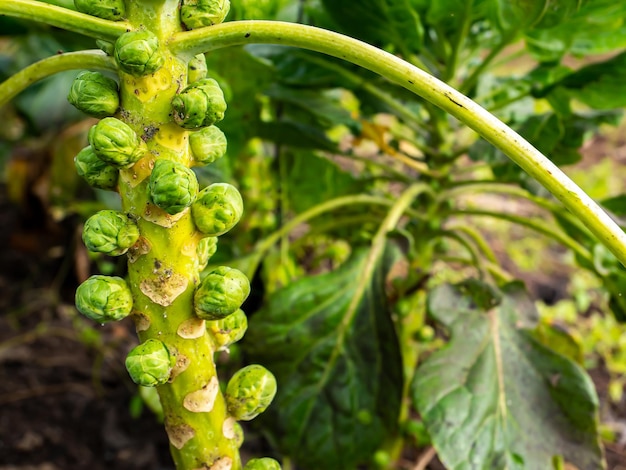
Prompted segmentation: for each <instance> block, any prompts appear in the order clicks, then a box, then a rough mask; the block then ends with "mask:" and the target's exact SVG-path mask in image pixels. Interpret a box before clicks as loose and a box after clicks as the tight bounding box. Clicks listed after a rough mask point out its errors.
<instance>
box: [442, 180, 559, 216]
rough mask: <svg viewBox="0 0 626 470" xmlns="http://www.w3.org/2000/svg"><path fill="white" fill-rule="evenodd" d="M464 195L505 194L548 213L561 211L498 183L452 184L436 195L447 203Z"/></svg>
mask: <svg viewBox="0 0 626 470" xmlns="http://www.w3.org/2000/svg"><path fill="white" fill-rule="evenodd" d="M466 193H474V194H475V193H496V194H505V195H507V196H515V197H519V198H522V199H526V200H527V201H530V202H532V203H534V204H536V205H537V206H539V207H541V208H543V209H547V210H549V211H555V210H561V209H562V207H561V206H560V205H558V204H555V203H554V202H552V201H549V200H548V199H545V198H543V197H539V196H535V195H534V194H531V193H530V192H528V191H526V190H525V189H523V188H520V187H519V186H513V185H511V184H507V183H500V182H499V181H495V180H494V181H492V180H487V181H476V180H470V181H461V182H457V183H453V185H452V187H450V188H449V189H446V190H444V191H442V192H441V193H439V194H438V195H437V199H438V200H439V201H448V200H450V199H454V198H455V197H457V196H460V195H462V194H466Z"/></svg>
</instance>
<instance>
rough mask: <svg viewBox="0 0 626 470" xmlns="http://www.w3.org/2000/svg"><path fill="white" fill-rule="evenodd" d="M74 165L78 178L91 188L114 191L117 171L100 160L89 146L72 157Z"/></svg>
mask: <svg viewBox="0 0 626 470" xmlns="http://www.w3.org/2000/svg"><path fill="white" fill-rule="evenodd" d="M74 165H76V172H77V173H78V175H79V176H81V177H82V178H84V179H85V181H87V183H89V185H90V186H91V187H93V188H98V189H110V190H115V188H116V187H117V179H118V176H119V171H118V170H117V168H115V167H114V166H111V165H109V164H108V163H106V162H104V161H102V160H100V159H99V158H98V156H97V155H96V154H95V153H94V151H93V149H92V148H91V145H89V146H87V147H85V148H84V149H82V150H81V151H80V152H78V155H76V156H75V157H74Z"/></svg>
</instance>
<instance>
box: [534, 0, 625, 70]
mask: <svg viewBox="0 0 626 470" xmlns="http://www.w3.org/2000/svg"><path fill="white" fill-rule="evenodd" d="M552 3H556V4H558V3H559V2H552ZM560 20H561V22H560V23H558V24H554V22H552V23H549V22H548V24H547V25H551V27H547V28H535V29H533V30H531V31H528V32H527V34H526V41H527V47H528V49H529V50H530V52H532V53H533V54H534V55H535V57H536V58H537V59H539V60H540V61H544V62H548V61H556V60H560V59H561V57H563V55H565V54H566V53H568V52H571V53H573V54H576V55H589V54H603V53H607V52H611V51H615V50H617V49H620V48H623V47H626V2H616V1H615V0H586V1H584V2H581V6H580V8H579V9H578V10H577V11H575V12H573V13H572V12H571V11H570V13H569V14H568V15H566V16H563V17H562V18H561V19H560Z"/></svg>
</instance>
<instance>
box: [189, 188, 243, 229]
mask: <svg viewBox="0 0 626 470" xmlns="http://www.w3.org/2000/svg"><path fill="white" fill-rule="evenodd" d="M191 213H192V214H193V220H194V222H195V223H196V227H198V230H200V231H201V232H202V233H204V234H206V235H209V236H212V237H217V236H219V235H222V234H224V233H226V232H228V231H229V230H230V229H231V228H233V227H234V226H235V225H236V224H237V222H239V219H241V216H242V215H243V200H242V199H241V194H239V191H237V188H235V187H234V186H232V185H230V184H228V183H214V184H212V185H210V186H207V187H206V188H204V189H203V190H202V191H200V193H199V194H198V198H197V199H196V202H194V203H193V204H192V206H191Z"/></svg>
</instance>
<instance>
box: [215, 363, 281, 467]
mask: <svg viewBox="0 0 626 470" xmlns="http://www.w3.org/2000/svg"><path fill="white" fill-rule="evenodd" d="M274 395H276V379H275V378H274V376H273V375H272V373H271V372H270V371H269V370H267V369H266V368H265V367H263V366H260V365H256V364H253V365H250V366H247V367H244V368H243V369H241V370H239V371H237V372H236V373H235V375H233V377H232V378H231V379H230V381H229V382H228V386H227V387H226V393H225V395H224V398H225V399H226V406H227V407H228V412H229V413H230V414H231V415H232V416H233V417H234V418H235V419H238V420H241V421H249V420H251V419H253V418H255V417H256V416H258V415H259V414H261V413H263V412H264V411H265V410H266V409H267V407H268V406H269V405H270V403H271V402H272V400H273V399H274ZM259 468H263V467H259ZM269 468H271V467H269Z"/></svg>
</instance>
